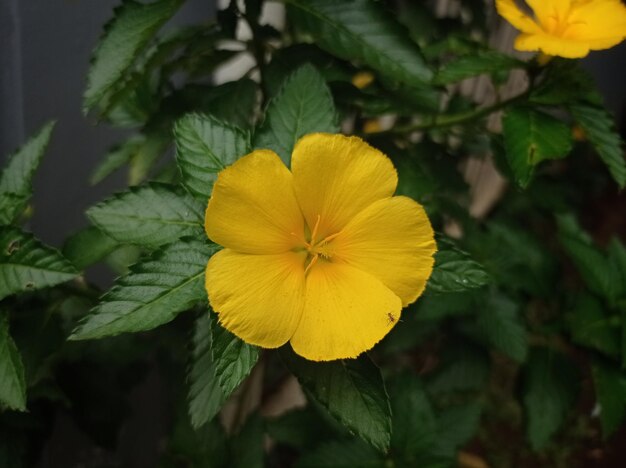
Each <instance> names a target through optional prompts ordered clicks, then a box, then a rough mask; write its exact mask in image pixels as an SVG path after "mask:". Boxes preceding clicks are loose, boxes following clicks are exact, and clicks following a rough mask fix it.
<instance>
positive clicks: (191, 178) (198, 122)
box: [174, 114, 250, 201]
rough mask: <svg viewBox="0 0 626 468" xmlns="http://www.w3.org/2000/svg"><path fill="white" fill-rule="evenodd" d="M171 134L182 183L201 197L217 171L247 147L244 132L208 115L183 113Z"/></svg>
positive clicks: (211, 183)
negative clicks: (183, 115)
mask: <svg viewBox="0 0 626 468" xmlns="http://www.w3.org/2000/svg"><path fill="white" fill-rule="evenodd" d="M174 136H175V138H176V161H177V163H178V167H179V168H180V172H181V174H182V176H183V184H185V186H186V187H187V188H188V189H189V190H190V191H191V192H192V193H193V194H195V195H197V196H198V197H200V198H202V199H203V200H204V201H206V200H207V199H208V198H209V197H210V196H211V191H212V190H213V183H214V182H215V179H216V178H217V173H218V172H220V171H221V170H222V169H224V168H225V167H226V166H228V165H230V164H232V163H234V162H235V161H236V160H237V159H239V158H240V157H241V156H244V155H246V154H247V153H248V152H249V151H250V136H249V135H248V133H247V132H244V131H243V130H240V129H238V128H236V127H232V126H230V125H227V124H225V123H223V122H220V121H219V120H217V119H216V118H215V117H212V116H209V115H200V114H188V115H186V116H185V117H183V118H182V119H180V120H179V121H178V122H176V124H175V125H174Z"/></svg>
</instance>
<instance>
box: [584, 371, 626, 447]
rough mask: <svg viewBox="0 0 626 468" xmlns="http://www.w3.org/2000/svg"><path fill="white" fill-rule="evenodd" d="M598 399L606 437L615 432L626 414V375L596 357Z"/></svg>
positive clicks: (595, 383) (594, 377)
mask: <svg viewBox="0 0 626 468" xmlns="http://www.w3.org/2000/svg"><path fill="white" fill-rule="evenodd" d="M591 370H592V375H593V383H594V386H595V389H596V400H597V402H598V403H599V405H600V423H601V424H602V433H603V435H604V438H605V439H606V438H608V437H609V436H610V435H611V434H613V433H614V432H615V431H616V430H617V429H619V427H620V426H621V424H622V422H623V421H624V416H625V415H626V376H624V374H623V373H622V372H620V371H619V369H617V368H616V367H615V366H612V365H610V364H609V363H608V362H605V361H602V360H600V359H596V360H594V361H593V363H592V366H591Z"/></svg>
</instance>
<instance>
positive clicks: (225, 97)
mask: <svg viewBox="0 0 626 468" xmlns="http://www.w3.org/2000/svg"><path fill="white" fill-rule="evenodd" d="M258 101H259V99H258V85H257V84H256V83H255V82H254V81H252V80H249V79H242V80H237V81H231V82H228V83H224V84H222V85H220V86H216V87H215V88H213V89H210V90H208V91H207V92H205V93H204V96H203V106H202V108H203V109H206V112H207V113H209V114H211V115H213V116H214V117H216V118H218V119H219V120H221V121H223V122H226V123H228V124H230V125H234V126H236V127H238V128H241V129H244V130H247V129H249V128H250V127H251V125H252V123H253V122H254V119H255V117H256V116H257V114H258V110H257V108H258V104H257V103H258Z"/></svg>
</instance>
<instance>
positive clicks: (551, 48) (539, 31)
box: [496, 0, 626, 58]
mask: <svg viewBox="0 0 626 468" xmlns="http://www.w3.org/2000/svg"><path fill="white" fill-rule="evenodd" d="M526 3H527V4H528V6H529V7H530V8H532V10H533V12H534V13H535V18H534V19H533V18H531V17H530V16H528V15H526V14H525V13H524V12H523V11H522V10H520V8H519V7H518V5H517V4H516V3H515V0H496V8H497V9H498V13H499V14H500V15H501V16H503V17H504V18H506V20H507V21H508V22H509V23H511V24H512V25H513V26H515V28H517V29H519V30H520V31H521V33H522V34H520V35H519V36H518V37H517V39H516V40H515V48H516V49H517V50H524V51H541V52H543V53H544V54H547V55H558V56H559V57H565V58H580V57H584V56H586V55H587V54H588V53H589V51H590V50H600V49H608V48H610V47H613V46H615V45H617V44H619V43H620V42H622V41H623V40H624V38H625V37H626V6H624V4H623V3H622V2H621V0H526Z"/></svg>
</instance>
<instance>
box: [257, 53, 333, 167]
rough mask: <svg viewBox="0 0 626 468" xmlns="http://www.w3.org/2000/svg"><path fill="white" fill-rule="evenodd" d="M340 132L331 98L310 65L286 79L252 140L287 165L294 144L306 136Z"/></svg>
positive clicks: (317, 73) (322, 81)
mask: <svg viewBox="0 0 626 468" xmlns="http://www.w3.org/2000/svg"><path fill="white" fill-rule="evenodd" d="M337 131H339V127H338V125H337V115H336V111H335V106H334V104H333V98H332V96H331V94H330V90H329V89H328V86H326V82H325V81H324V78H323V77H322V75H320V73H319V72H318V71H317V69H315V68H314V67H313V66H312V65H308V64H307V65H304V66H302V67H300V68H298V69H297V70H296V71H295V72H293V73H292V74H291V75H289V77H288V78H287V79H286V80H285V83H284V84H283V86H282V88H281V90H280V92H279V93H278V95H277V96H276V97H275V98H274V99H272V100H271V101H270V103H269V106H268V108H267V113H266V116H265V121H264V122H263V125H262V126H261V128H260V129H259V131H258V132H257V134H256V135H255V138H254V147H255V148H268V149H272V150H274V151H276V153H277V154H278V155H279V156H280V157H281V158H282V159H283V161H284V162H285V164H287V165H288V166H289V164H290V161H291V151H292V150H293V147H294V145H295V144H296V141H298V139H299V138H300V137H302V136H304V135H306V134H307V133H314V132H328V133H336V132H337Z"/></svg>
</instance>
